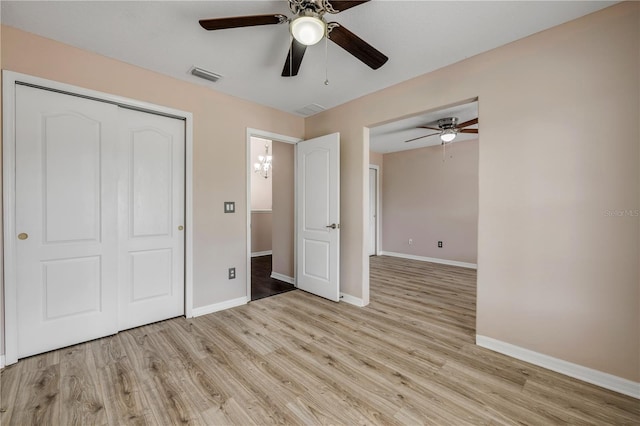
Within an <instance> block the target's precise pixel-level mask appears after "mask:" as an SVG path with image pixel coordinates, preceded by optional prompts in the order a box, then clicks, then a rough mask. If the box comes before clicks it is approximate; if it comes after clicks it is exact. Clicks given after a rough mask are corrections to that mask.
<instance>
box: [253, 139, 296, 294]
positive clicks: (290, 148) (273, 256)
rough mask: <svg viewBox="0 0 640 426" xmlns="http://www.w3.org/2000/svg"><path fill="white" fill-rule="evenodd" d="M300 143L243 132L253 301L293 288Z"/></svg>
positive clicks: (294, 140) (293, 140)
mask: <svg viewBox="0 0 640 426" xmlns="http://www.w3.org/2000/svg"><path fill="white" fill-rule="evenodd" d="M298 141H299V139H295V138H291V137H287V136H282V135H276V134H272V133H269V132H263V131H260V130H254V129H248V131H247V236H248V238H247V247H248V259H247V269H248V271H247V272H248V273H247V281H248V282H247V295H248V297H249V298H250V300H252V301H253V300H258V299H262V298H265V297H270V296H274V295H276V294H280V293H283V292H287V291H291V290H294V289H295V288H296V286H295V267H294V265H295V263H294V261H295V259H294V254H295V247H294V229H295V214H294V206H295V199H294V190H295V182H294V180H295V170H294V169H295V144H296V143H297V142H298ZM269 160H270V165H268V166H266V167H265V163H268V161H269ZM256 164H258V167H257V168H256Z"/></svg>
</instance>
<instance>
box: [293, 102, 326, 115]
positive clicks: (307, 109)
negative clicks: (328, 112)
mask: <svg viewBox="0 0 640 426" xmlns="http://www.w3.org/2000/svg"><path fill="white" fill-rule="evenodd" d="M325 109H326V108H325V107H323V106H322V105H318V104H309V105H307V106H304V107H302V108H300V109H297V110H295V111H294V112H295V113H296V114H298V115H301V116H303V117H309V116H312V115H314V114H317V113H319V112H322V111H324V110H325Z"/></svg>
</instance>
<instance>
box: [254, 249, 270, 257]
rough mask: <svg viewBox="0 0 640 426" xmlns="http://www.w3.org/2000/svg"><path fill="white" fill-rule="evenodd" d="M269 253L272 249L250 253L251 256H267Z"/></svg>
mask: <svg viewBox="0 0 640 426" xmlns="http://www.w3.org/2000/svg"><path fill="white" fill-rule="evenodd" d="M270 254H273V250H265V251H256V252H253V253H251V257H260V256H268V255H270Z"/></svg>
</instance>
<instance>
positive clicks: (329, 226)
mask: <svg viewBox="0 0 640 426" xmlns="http://www.w3.org/2000/svg"><path fill="white" fill-rule="evenodd" d="M325 228H331V229H336V228H338V229H340V225H336V224H335V223H332V224H331V225H327V226H325Z"/></svg>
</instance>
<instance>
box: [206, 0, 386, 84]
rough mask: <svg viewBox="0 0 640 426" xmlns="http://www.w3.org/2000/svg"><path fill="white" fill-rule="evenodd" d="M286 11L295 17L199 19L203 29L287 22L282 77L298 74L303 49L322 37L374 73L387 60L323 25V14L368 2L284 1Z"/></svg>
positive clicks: (346, 32)
mask: <svg viewBox="0 0 640 426" xmlns="http://www.w3.org/2000/svg"><path fill="white" fill-rule="evenodd" d="M287 1H288V3H289V8H290V9H291V11H292V12H293V13H294V14H295V15H296V16H295V17H293V18H288V17H287V16H285V15H282V14H278V13H277V14H273V15H253V16H237V17H229V18H212V19H201V20H200V25H201V26H202V28H204V29H205V30H209V31H212V30H224V29H229V28H239V27H253V26H258V25H277V24H284V23H289V28H290V31H291V35H292V36H293V38H292V41H291V47H290V48H289V53H288V55H287V59H286V61H285V64H284V68H283V69H282V76H283V77H292V76H295V75H298V71H299V70H300V64H302V58H303V57H304V53H305V51H306V49H307V46H311V45H314V44H316V43H318V42H319V41H320V40H322V39H323V38H324V37H327V39H329V40H331V41H332V42H334V43H335V44H337V45H338V46H340V47H342V48H343V49H344V50H346V51H347V52H349V53H350V54H352V55H353V56H355V57H356V58H358V59H359V60H360V61H362V62H363V63H365V64H366V65H368V66H369V67H370V68H372V69H374V70H376V69H378V68H380V67H381V66H382V65H384V64H385V63H386V62H387V60H389V58H387V57H386V56H385V55H384V54H382V53H381V52H380V51H378V50H377V49H375V48H374V47H373V46H371V45H370V44H369V43H367V42H366V41H364V40H362V39H361V38H360V37H358V36H357V35H355V34H354V33H352V32H351V31H349V30H348V29H346V28H345V27H343V26H342V25H340V24H339V23H337V22H327V21H326V20H325V19H324V16H325V14H327V13H330V14H335V13H339V12H342V11H344V10H347V9H350V8H352V7H354V6H358V5H360V4H362V3H367V2H369V1H370V0H354V1H342V0H287Z"/></svg>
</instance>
